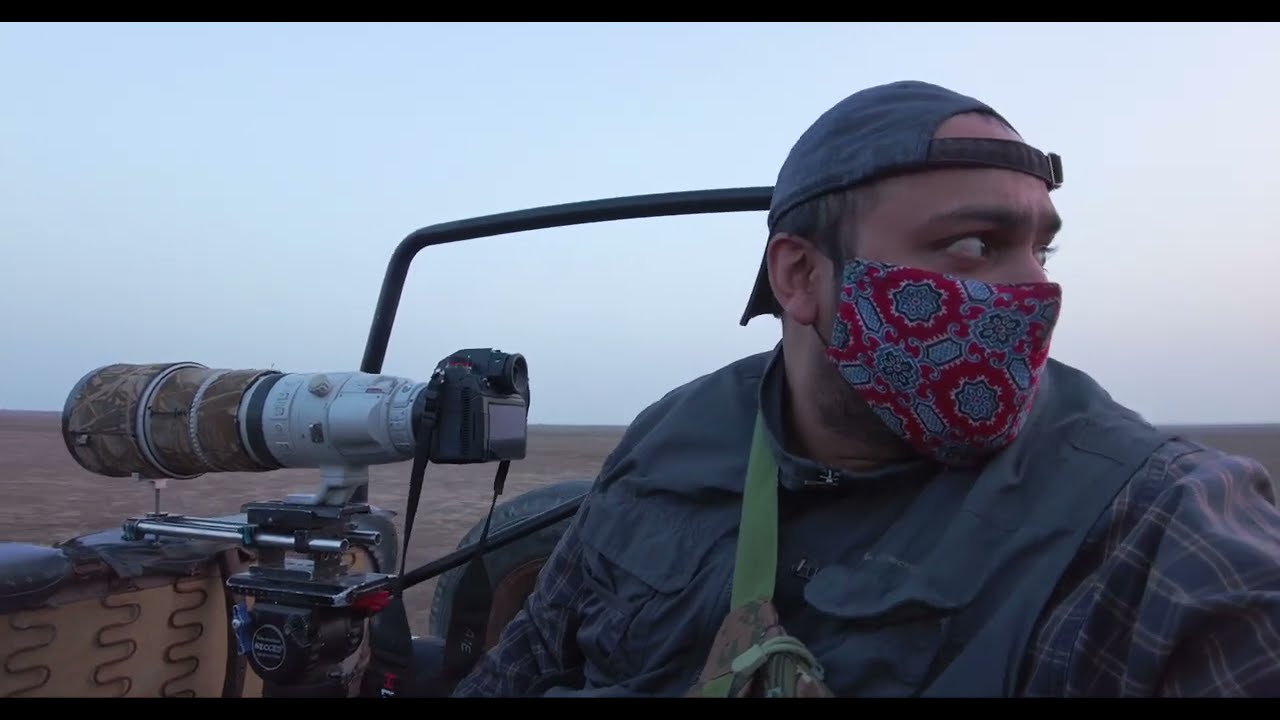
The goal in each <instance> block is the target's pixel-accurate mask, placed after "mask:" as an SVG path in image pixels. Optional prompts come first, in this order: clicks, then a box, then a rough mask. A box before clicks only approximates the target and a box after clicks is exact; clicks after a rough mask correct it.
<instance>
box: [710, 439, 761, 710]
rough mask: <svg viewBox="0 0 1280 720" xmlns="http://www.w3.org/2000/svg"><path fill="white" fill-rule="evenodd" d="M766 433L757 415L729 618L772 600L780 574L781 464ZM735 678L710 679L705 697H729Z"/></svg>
mask: <svg viewBox="0 0 1280 720" xmlns="http://www.w3.org/2000/svg"><path fill="white" fill-rule="evenodd" d="M765 432H766V430H765V424H764V417H763V415H760V414H757V415H756V426H755V431H754V433H753V435H752V438H751V454H750V456H749V457H748V460H747V477H746V482H745V484H744V487H743V491H742V518H741V520H740V522H739V525H738V554H737V557H736V559H735V560H734V566H733V593H732V595H731V596H730V600H729V613H730V614H732V613H733V612H734V611H736V610H738V609H740V608H742V607H744V606H745V605H747V604H749V603H752V602H757V601H769V600H772V599H773V589H774V581H775V578H776V575H777V572H778V464H777V461H776V460H775V459H774V457H773V452H772V450H771V449H770V448H769V442H768V438H767V437H766V435H765ZM757 642H758V639H757ZM713 652H714V650H713ZM733 678H734V674H733V673H726V674H724V675H720V676H718V677H715V678H711V679H710V680H708V681H707V682H706V684H705V685H704V686H703V688H702V695H703V697H727V696H728V695H729V691H730V688H731V687H732V685H733Z"/></svg>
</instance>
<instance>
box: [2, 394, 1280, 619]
mask: <svg viewBox="0 0 1280 720" xmlns="http://www.w3.org/2000/svg"><path fill="white" fill-rule="evenodd" d="M1179 430H1180V431H1182V432H1183V433H1184V434H1187V435H1189V436H1191V437H1194V438H1196V439H1199V440H1202V441H1205V442H1208V443H1210V444H1213V445H1216V446H1218V447H1221V448H1223V449H1225V450H1228V451H1232V452H1237V453H1243V454H1248V455H1252V456H1253V457H1256V458H1258V459H1259V460H1261V461H1262V462H1263V463H1264V464H1265V465H1266V466H1267V467H1268V468H1269V469H1270V470H1271V472H1272V473H1280V425H1273V426H1239V427H1191V428H1179ZM621 431H622V429H621V428H608V427H606V428H590V427H584V428H578V427H574V428H567V427H542V428H533V429H531V431H530V440H529V456H528V458H527V459H525V460H524V461H522V462H520V463H515V464H513V465H512V468H511V473H510V475H509V478H508V480H507V489H506V492H505V493H504V498H510V497H512V496H514V495H517V494H519V493H521V492H523V491H526V490H528V489H531V488H534V487H537V486H538V485H540V484H544V483H548V482H552V481H555V480H561V479H570V478H591V477H592V476H594V474H595V472H596V470H597V468H598V466H599V464H600V463H601V461H602V460H603V459H604V457H605V456H606V455H607V454H608V453H609V451H610V450H611V449H612V448H613V446H614V444H615V443H616V442H617V439H618V437H619V435H620V434H621ZM495 467H496V466H494V465H482V466H452V467H450V466H431V467H429V468H428V472H427V476H426V482H425V484H424V485H425V486H424V488H423V495H422V502H421V505H420V507H419V509H418V516H417V521H416V522H415V523H414V531H413V535H412V546H411V547H410V549H409V565H410V567H416V566H418V565H421V564H422V563H425V562H427V561H429V560H432V559H434V558H436V557H439V556H441V555H443V554H445V553H447V552H449V551H451V550H453V549H454V548H455V547H456V546H457V542H458V540H459V538H461V537H462V535H463V534H464V533H466V532H467V530H468V529H470V527H471V526H472V525H473V524H474V523H476V522H478V521H480V520H481V519H482V518H483V517H484V514H485V512H486V511H487V509H488V505H489V499H490V493H491V488H492V479H493V473H494V470H495ZM408 473H409V464H408V463H404V464H399V465H387V466H381V467H376V468H374V470H373V478H372V483H371V500H372V502H373V503H374V504H375V505H378V506H380V507H384V508H388V509H391V510H395V511H396V512H397V513H398V514H399V515H400V516H402V515H403V511H404V503H405V496H406V485H407V480H408ZM314 486H315V479H314V476H313V474H312V473H311V472H309V471H305V470H303V471H294V470H289V471H280V472H275V473H263V474H228V475H219V476H213V475H207V476H204V477H202V478H197V479H196V480H190V481H170V483H169V487H168V489H166V490H164V491H163V493H162V496H161V503H162V509H163V510H165V511H167V512H171V513H187V514H192V515H222V514H229V513H234V512H237V511H238V509H239V507H240V505H241V503H244V502H248V501H251V500H268V499H277V498H279V497H281V496H283V495H285V494H287V493H290V492H306V491H310V490H312V489H313V488H314ZM0 497H3V498H4V503H3V507H0V538H2V539H4V540H8V541H21V542H34V543H42V544H43V543H50V542H54V541H57V540H62V539H66V538H69V537H73V536H75V535H78V534H82V533H85V532H89V531H97V530H103V529H108V528H114V527H119V525H120V523H121V521H122V520H124V519H125V518H126V517H129V516H131V515H140V514H143V513H146V512H147V511H149V510H150V509H151V507H152V502H153V498H152V493H151V489H150V486H149V485H148V484H146V483H134V482H133V481H130V480H123V479H111V478H103V477H98V476H95V475H92V474H90V473H88V472H86V471H85V470H83V469H81V468H80V467H79V466H78V465H77V464H76V463H75V462H74V461H73V460H72V459H71V457H70V456H69V455H68V454H67V450H66V447H65V446H64V445H63V442H62V437H61V435H60V434H59V431H58V416H57V415H56V414H53V413H25V412H12V411H10V412H3V411H0ZM400 519H401V518H400V517H398V518H397V520H400ZM397 526H398V527H399V523H397ZM433 592H434V581H432V582H428V583H425V584H423V585H422V586H419V587H417V588H414V589H412V590H410V591H409V592H408V593H407V596H408V600H409V609H410V612H411V621H412V624H413V626H414V629H415V631H418V632H421V631H423V630H424V629H425V627H426V618H427V610H428V608H429V606H430V603H431V596H432V593H433Z"/></svg>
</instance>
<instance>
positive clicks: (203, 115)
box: [0, 24, 1280, 424]
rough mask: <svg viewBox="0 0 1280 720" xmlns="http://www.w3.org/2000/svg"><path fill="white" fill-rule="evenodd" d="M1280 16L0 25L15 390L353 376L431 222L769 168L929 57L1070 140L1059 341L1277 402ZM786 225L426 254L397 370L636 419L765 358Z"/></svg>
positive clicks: (957, 81)
mask: <svg viewBox="0 0 1280 720" xmlns="http://www.w3.org/2000/svg"><path fill="white" fill-rule="evenodd" d="M1278 71H1280V31H1278V30H1277V28H1276V26H1274V25H1244V24H1242V25H1201V24H1173V25H1149V24H1131V25H1126V24H1122V25H1003V24H994V25H968V24H961V25H954V24H905V25H891V24H889V25H881V24H867V25H864V24H854V25H839V24H818V25H804V24H799V25H773V24H743V25H734V24H691V25H644V24H642V25H631V24H616V25H587V24H582V25H579V24H563V25H559V24H529V25H520V24H510V25H506V24H474V25H466V24H464V25H451V24H446V25H413V24H406V25H390V24H388V25H380V24H369V25H366V24H355V25H344V24H315V25H310V24H298V25H273V24H248V25H234V24H231V25H223V24H211V25H172V24H138V25H132V24H102V25H92V24H84V25H78V24H50V25H25V24H9V25H4V26H0V88H3V92H4V94H5V98H4V105H3V107H4V110H3V111H2V112H0V299H3V303H4V312H3V313H2V314H0V407H3V408H10V409H56V408H59V407H60V406H61V403H62V401H63V398H64V397H65V395H66V392H67V391H68V389H69V388H70V387H71V385H72V383H74V382H75V381H76V379H78V378H79V377H80V376H81V375H83V374H84V373H85V372H86V371H88V370H90V369H92V368H94V367H97V366H99V365H103V364H106V363H110V362H119V361H126V362H155V361H177V360H194V361H198V362H202V363H205V364H208V365H211V366H223V367H227V366H232V367H267V366H274V367H276V368H280V369H285V370H292V371H310V370H326V371H332V370H343V369H356V368H357V367H358V366H359V362H360V356H361V352H362V349H363V345H364V340H365V335H366V333H367V331H368V325H369V320H370V317H371V314H372V310H373V304H374V300H375V298H376V296H377V292H378V286H379V283H380V282H381V279H382V274H383V271H384V269H385V266H386V261H387V258H388V256H389V255H390V253H391V251H392V249H393V248H394V247H395V245H396V244H397V243H398V242H399V241H400V239H401V238H402V237H404V236H405V235H406V234H407V233H409V232H411V231H412V230H414V229H416V228H418V227H421V226H424V225H429V224H432V223H436V222H442V221H447V220H455V219H459V218H463V217H468V216H472V215H478V214H487V213H492V212H501V211H505V210H512V209H518V208H524V207H531V206H537V205H544V204H550V203H559V202H569V201H574V200H583V199H592V198H601V197H610V196H616V195H628V194H633V193H647V192H665V191H671V190H688V189H698V188H708V187H729V186H743V185H768V184H771V183H772V182H773V180H774V178H775V176H776V173H777V168H778V166H779V164H780V163H781V162H782V160H783V158H784V157H785V155H786V152H787V150H788V149H789V148H790V146H791V144H792V143H793V142H794V140H795V138H796V137H797V136H798V135H799V134H800V133H801V132H802V131H803V130H804V129H805V127H806V126H807V125H808V124H809V123H810V122H812V120H813V119H814V118H816V117H817V115H818V114H819V113H821V112H822V111H824V110H825V109H827V108H828V107H829V106H830V105H832V104H834V103H835V102H837V101H838V100H840V99H841V98H843V97H845V96H846V95H848V94H850V93H852V92H854V91H856V90H858V89H860V88H863V87H866V86H869V85H874V84H879V83H882V82H888V81H892V80H899V79H919V80H927V81H930V82H936V83H940V84H943V85H947V86H949V87H952V88H953V89H956V90H959V91H961V92H966V93H969V94H972V95H975V96H977V97H979V98H981V99H983V100H985V101H987V102H989V103H991V104H992V105H993V106H995V107H996V108H997V109H998V110H999V111H1001V112H1002V113H1003V114H1004V115H1005V116H1006V117H1008V118H1009V119H1010V120H1011V121H1012V122H1013V124H1014V125H1015V126H1016V127H1017V128H1018V130H1019V131H1020V132H1021V133H1022V134H1023V135H1024V136H1025V137H1026V138H1027V139H1028V140H1029V141H1030V142H1031V143H1033V144H1035V145H1037V146H1038V147H1040V148H1042V149H1044V150H1047V151H1056V152H1059V153H1061V154H1062V155H1063V158H1064V164H1065V170H1066V178H1067V182H1066V185H1065V187H1064V188H1063V189H1062V190H1061V191H1059V192H1058V193H1055V201H1056V202H1057V204H1058V208H1059V210H1060V212H1061V213H1062V214H1063V215H1064V217H1065V219H1066V227H1065V229H1064V231H1063V233H1062V236H1061V251H1060V252H1059V253H1058V255H1057V256H1056V257H1055V258H1054V259H1053V260H1052V262H1051V264H1050V271H1051V277H1052V278H1053V279H1055V280H1057V281H1059V282H1062V283H1063V284H1064V285H1065V293H1066V295H1065V307H1064V314H1063V319H1062V323H1061V325H1060V326H1059V331H1058V334H1057V336H1056V338H1055V341H1054V355H1055V356H1056V357H1057V358H1058V359H1059V360H1062V361H1064V362H1067V363H1070V364H1072V365H1075V366H1077V367H1080V368H1081V369H1083V370H1085V371H1087V372H1089V373H1090V374H1092V375H1093V376H1094V377H1096V378H1097V379H1098V380H1099V381H1100V382H1102V383H1103V384H1104V385H1105V386H1106V387H1108V388H1109V389H1110V390H1111V392H1112V393H1113V394H1114V395H1115V396H1116V397H1117V398H1118V399H1120V400H1121V401H1122V402H1125V403H1127V404H1129V405H1130V406H1132V407H1134V408H1135V409H1137V410H1139V411H1140V412H1142V413H1144V414H1146V415H1147V416H1148V417H1149V418H1150V419H1152V420H1154V421H1156V422H1258V421H1280V409H1277V407H1276V402H1275V400H1276V398H1280V373H1276V372H1275V371H1274V366H1275V363H1276V358H1277V356H1278V355H1280V329H1277V323H1276V322H1275V321H1274V317H1275V315H1276V312H1277V310H1280V301H1278V300H1277V296H1276V291H1275V288H1276V287H1277V286H1278V285H1280V281H1277V279H1276V278H1275V277H1274V273H1275V272H1276V268H1277V262H1276V261H1277V260H1278V259H1280V251H1278V250H1277V249H1276V242H1277V238H1276V230H1275V222H1274V220H1273V216H1272V212H1273V210H1274V203H1275V202H1276V198H1277V197H1280V192H1278V191H1280V179H1278V178H1280V175H1277V173H1276V169H1277V168H1278V167H1280V141H1277V140H1276V139H1275V136H1274V130H1273V125H1274V123H1275V120H1276V118H1277V116H1278V115H1280V113H1277V110H1280V107H1278V105H1280V101H1277V99H1276V98H1277V93H1276V92H1275V87H1276V80H1275V78H1276V77H1277V75H1278ZM764 239H765V228H764V215H763V213H747V214H737V215H721V216H713V217H697V218H668V219H656V220H645V221H630V222H625V223H610V224H604V225H591V226H583V227H577V228H569V229H559V230H548V231H538V232H533V233H526V234H522V235H518V236H507V237H501V238H494V239H486V240H480V241H475V242H470V243H464V244H458V245H453V246H448V247H443V248H431V249H428V250H426V251H424V252H423V253H422V254H420V255H419V256H418V261H417V262H416V263H415V265H414V267H413V269H412V270H411V271H410V274H409V279H408V283H407V286H406V290H405V294H404V299H403V304H402V306H401V310H400V314H399V316H398V318H397V324H396V329H395V332H394V333H393V335H392V339H391V345H390V350H389V353H388V356H387V360H386V364H385V366H384V369H385V370H386V371H388V372H395V373H398V374H403V375H408V376H414V377H423V378H425V377H426V375H427V374H428V373H429V372H430V370H431V369H432V368H433V367H434V366H435V364H436V362H437V361H438V360H439V359H440V358H442V357H443V356H445V355H447V354H448V353H450V352H452V351H453V350H456V349H459V348H463V347H479V346H497V347H500V348H502V349H504V350H507V351H513V352H521V353H524V354H525V355H526V356H527V357H528V359H529V365H530V372H531V376H532V381H533V387H534V405H533V408H532V411H531V421H533V422H541V423H585V424H614V423H626V422H628V421H630V419H631V418H632V417H633V416H634V415H635V414H636V413H637V412H638V411H639V410H641V409H642V408H643V407H644V406H645V405H647V404H648V403H649V402H652V401H653V400H655V399H656V398H658V397H659V396H661V395H662V394H663V393H665V392H667V391H668V390H670V389H671V388H673V387H675V386H676V385H679V384H681V383H683V382H685V381H687V380H689V379H691V378H693V377H695V376H697V375H700V374H702V373H705V372H708V371H710V370H713V369H714V368H716V367H719V366H720V365H723V364H724V363H726V362H730V361H732V360H733V359H735V358H738V357H741V356H743V355H746V354H750V353H753V352H758V351H761V350H764V349H767V348H769V347H771V346H772V345H773V343H774V342H775V341H776V339H777V336H778V330H779V328H778V325H777V323H776V322H773V321H771V320H769V319H759V320H757V321H755V322H753V323H752V324H751V325H750V326H748V327H746V328H742V327H739V326H738V324H737V320H738V316H739V313H740V312H741V310H742V306H743V303H744V302H745V301H746V296H747V292H748V290H749V289H750V285H751V281H752V279H753V277H754V273H755V269H756V267H757V264H758V262H759V258H760V253H761V250H762V248H763V243H764Z"/></svg>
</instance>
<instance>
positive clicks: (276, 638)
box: [252, 625, 284, 672]
mask: <svg viewBox="0 0 1280 720" xmlns="http://www.w3.org/2000/svg"><path fill="white" fill-rule="evenodd" d="M252 648H253V659H254V660H256V661H257V662H258V665H259V666H260V667H261V668H262V669H263V670H265V671H268V672H270V671H272V670H279V669H280V666H281V665H284V633H282V632H280V628H278V627H276V626H275V625H260V626H258V629H257V630H256V631H254V633H253V643H252Z"/></svg>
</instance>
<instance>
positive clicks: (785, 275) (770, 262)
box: [765, 233, 822, 325]
mask: <svg viewBox="0 0 1280 720" xmlns="http://www.w3.org/2000/svg"><path fill="white" fill-rule="evenodd" d="M818 257H819V253H818V251H817V248H815V247H814V246H813V244H812V243H810V242H809V241H808V240H805V239H804V238H802V237H799V236H796V235H790V234H787V233H778V234H776V235H774V236H773V237H771V238H769V244H768V246H767V247H766V249H765V259H766V265H767V267H768V268H769V285H770V286H771V287H772V288H773V295H774V297H776V298H777V299H778V304H779V305H781V306H782V313H783V315H784V316H788V317H790V318H791V319H792V320H794V321H795V322H796V323H799V324H800V325H812V324H814V323H815V322H817V320H818V294H819V292H820V283H819V282H818V280H819V278H820V273H821V272H822V268H821V267H820V266H819V264H818V263H817V262H816V259H817V258H818Z"/></svg>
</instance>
